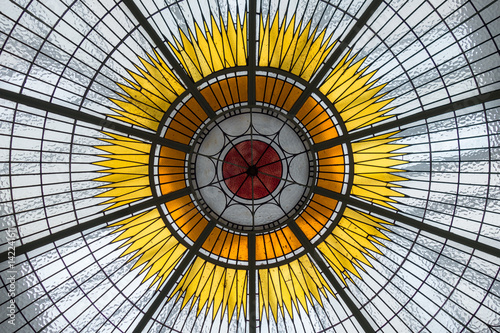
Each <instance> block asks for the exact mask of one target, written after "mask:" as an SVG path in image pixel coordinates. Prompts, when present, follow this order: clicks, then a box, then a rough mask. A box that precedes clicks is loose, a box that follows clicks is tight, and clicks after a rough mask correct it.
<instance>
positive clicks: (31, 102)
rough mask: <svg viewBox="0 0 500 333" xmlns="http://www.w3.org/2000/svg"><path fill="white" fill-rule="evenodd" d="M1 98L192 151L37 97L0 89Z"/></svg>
mask: <svg viewBox="0 0 500 333" xmlns="http://www.w3.org/2000/svg"><path fill="white" fill-rule="evenodd" d="M0 98H4V99H6V100H9V101H12V102H15V103H20V104H24V105H26V106H30V107H33V108H37V109H40V110H43V111H47V112H49V113H53V114H58V115H60V116H64V117H68V118H71V119H74V120H79V121H84V122H86V123H89V124H94V125H97V126H102V127H104V128H108V129H111V130H115V131H118V132H121V133H124V134H130V135H132V136H135V137H138V138H142V139H144V140H147V141H150V142H153V143H158V144H161V145H163V146H167V147H170V148H173V149H177V150H180V151H183V152H185V153H187V152H189V151H190V147H189V146H188V145H185V144H183V143H180V142H176V141H172V140H169V139H165V138H162V137H158V136H156V135H155V134H152V133H149V132H146V131H143V130H140V129H138V128H135V127H130V126H127V125H124V124H120V123H118V122H115V121H111V120H107V119H103V118H100V117H97V116H94V115H91V114H88V113H85V112H81V111H77V110H74V109H71V108H68V107H65V106H62V105H58V104H54V103H51V102H47V101H44V100H42V99H38V98H35V97H31V96H27V95H23V94H20V93H16V92H13V91H9V90H5V89H1V88H0Z"/></svg>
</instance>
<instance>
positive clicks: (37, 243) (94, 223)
mask: <svg viewBox="0 0 500 333" xmlns="http://www.w3.org/2000/svg"><path fill="white" fill-rule="evenodd" d="M190 193H191V190H190V189H189V188H184V189H181V190H178V191H175V192H172V193H169V194H165V195H162V196H160V197H157V198H152V199H149V200H146V201H143V202H141V203H138V204H135V205H132V206H130V207H127V208H124V209H121V210H118V211H115V212H113V213H110V214H106V215H104V216H100V217H98V218H95V219H93V220H90V221H87V222H82V223H80V224H78V225H75V226H72V227H69V228H67V229H64V230H61V231H58V232H55V233H53V234H50V235H48V236H45V237H42V238H39V239H37V240H34V241H32V242H29V243H26V244H23V245H20V246H17V247H16V255H20V254H24V253H27V252H29V251H33V250H36V249H37V248H40V247H42V246H45V245H47V244H50V243H53V242H56V241H58V240H61V239H63V238H66V237H70V236H72V235H75V234H78V233H80V232H84V231H85V230H88V229H90V228H94V227H98V226H100V225H104V224H106V223H108V222H111V221H113V220H117V219H120V218H123V217H125V216H128V215H131V214H134V213H136V212H139V211H141V210H144V209H147V208H150V207H153V206H155V205H157V204H160V203H163V202H168V201H171V200H175V199H177V198H180V197H182V196H185V195H188V194H190ZM7 257H8V256H7V252H4V253H2V254H0V258H2V260H7Z"/></svg>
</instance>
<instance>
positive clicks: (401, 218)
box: [314, 187, 500, 257]
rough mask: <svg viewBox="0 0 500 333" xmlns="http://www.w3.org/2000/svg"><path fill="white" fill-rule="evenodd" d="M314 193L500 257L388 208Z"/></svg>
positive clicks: (329, 193)
mask: <svg viewBox="0 0 500 333" xmlns="http://www.w3.org/2000/svg"><path fill="white" fill-rule="evenodd" d="M314 193H317V194H320V195H323V196H325V197H329V198H332V199H335V200H339V201H342V202H344V203H346V204H350V205H352V206H356V207H358V208H361V209H364V210H366V211H371V212H373V213H375V214H378V215H381V216H384V217H386V218H388V219H391V220H395V221H397V222H401V223H404V224H406V225H409V226H411V227H413V228H416V229H420V230H423V231H426V232H429V233H431V234H434V235H436V236H439V237H443V238H446V239H449V240H452V241H454V242H457V243H459V244H462V245H465V246H467V247H470V248H473V249H476V250H480V251H483V252H486V253H488V254H491V255H494V256H497V257H500V250H499V249H497V248H495V247H493V246H490V245H487V244H484V243H480V242H478V241H475V240H473V239H470V238H467V237H463V236H460V235H458V234H456V233H453V232H451V231H447V230H444V229H440V228H437V227H434V226H432V225H430V224H427V223H424V222H421V221H419V220H416V219H414V218H411V217H409V216H406V215H401V214H400V213H398V212H396V211H391V210H388V209H387V208H384V207H380V206H376V205H372V204H370V203H367V202H365V201H362V200H360V199H357V198H354V197H352V196H347V195H344V194H340V193H337V192H333V191H330V190H327V189H325V188H322V187H316V188H315V189H314Z"/></svg>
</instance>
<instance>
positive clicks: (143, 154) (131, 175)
mask: <svg viewBox="0 0 500 333" xmlns="http://www.w3.org/2000/svg"><path fill="white" fill-rule="evenodd" d="M105 134H106V135H108V136H109V137H111V138H112V139H102V141H104V142H107V143H109V145H103V146H96V148H98V149H100V150H103V151H105V152H107V153H108V154H103V155H99V156H100V157H105V158H106V160H104V161H99V162H95V163H94V164H96V165H99V166H102V167H105V168H106V169H104V170H100V171H99V172H105V173H109V175H106V176H102V177H99V178H96V179H94V180H96V181H100V182H107V183H109V184H107V185H102V186H101V188H108V189H109V190H108V191H106V192H104V193H101V194H99V195H97V197H104V198H111V199H109V200H107V201H105V202H104V203H103V204H111V205H110V206H108V207H107V209H112V208H116V207H120V206H122V205H125V204H129V203H132V202H135V201H137V200H140V199H143V198H148V197H151V187H150V186H149V171H148V163H149V152H150V150H151V144H149V143H144V142H142V141H138V140H135V139H131V138H128V137H125V136H121V135H117V134H113V133H105Z"/></svg>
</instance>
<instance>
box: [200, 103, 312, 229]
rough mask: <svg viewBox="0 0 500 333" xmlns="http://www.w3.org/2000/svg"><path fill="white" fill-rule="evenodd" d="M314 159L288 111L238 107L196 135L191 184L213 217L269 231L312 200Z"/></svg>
mask: <svg viewBox="0 0 500 333" xmlns="http://www.w3.org/2000/svg"><path fill="white" fill-rule="evenodd" d="M313 160H314V159H313V157H312V153H311V151H310V149H309V142H308V140H307V137H306V135H305V134H304V133H303V132H302V131H301V129H300V128H298V126H296V124H295V123H293V122H292V121H290V120H288V119H287V118H285V117H284V116H283V115H281V114H279V113H276V112H270V111H268V110H263V109H257V108H254V109H241V110H235V111H233V112H230V113H225V114H222V115H221V116H219V117H218V118H216V119H215V120H214V121H213V122H211V123H209V124H208V125H207V126H206V127H205V128H204V129H202V130H201V131H200V133H199V135H198V137H197V138H196V141H195V148H194V153H193V156H192V158H191V168H192V170H193V171H194V172H193V174H194V177H193V179H192V186H193V188H194V190H195V196H196V198H197V200H198V201H199V203H200V206H202V207H205V211H206V213H207V214H208V215H210V216H211V217H212V218H213V219H214V220H217V221H220V222H222V223H224V224H225V225H226V226H228V227H231V228H234V229H238V230H254V229H258V230H263V229H269V228H273V227H275V226H277V225H280V224H281V223H283V222H284V221H286V220H287V219H289V218H292V217H293V216H294V215H295V214H296V213H297V211H298V210H299V209H300V207H301V205H302V204H303V203H304V202H306V201H307V198H308V196H309V193H310V188H311V185H312V184H313V182H314V173H315V170H314V162H313Z"/></svg>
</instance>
